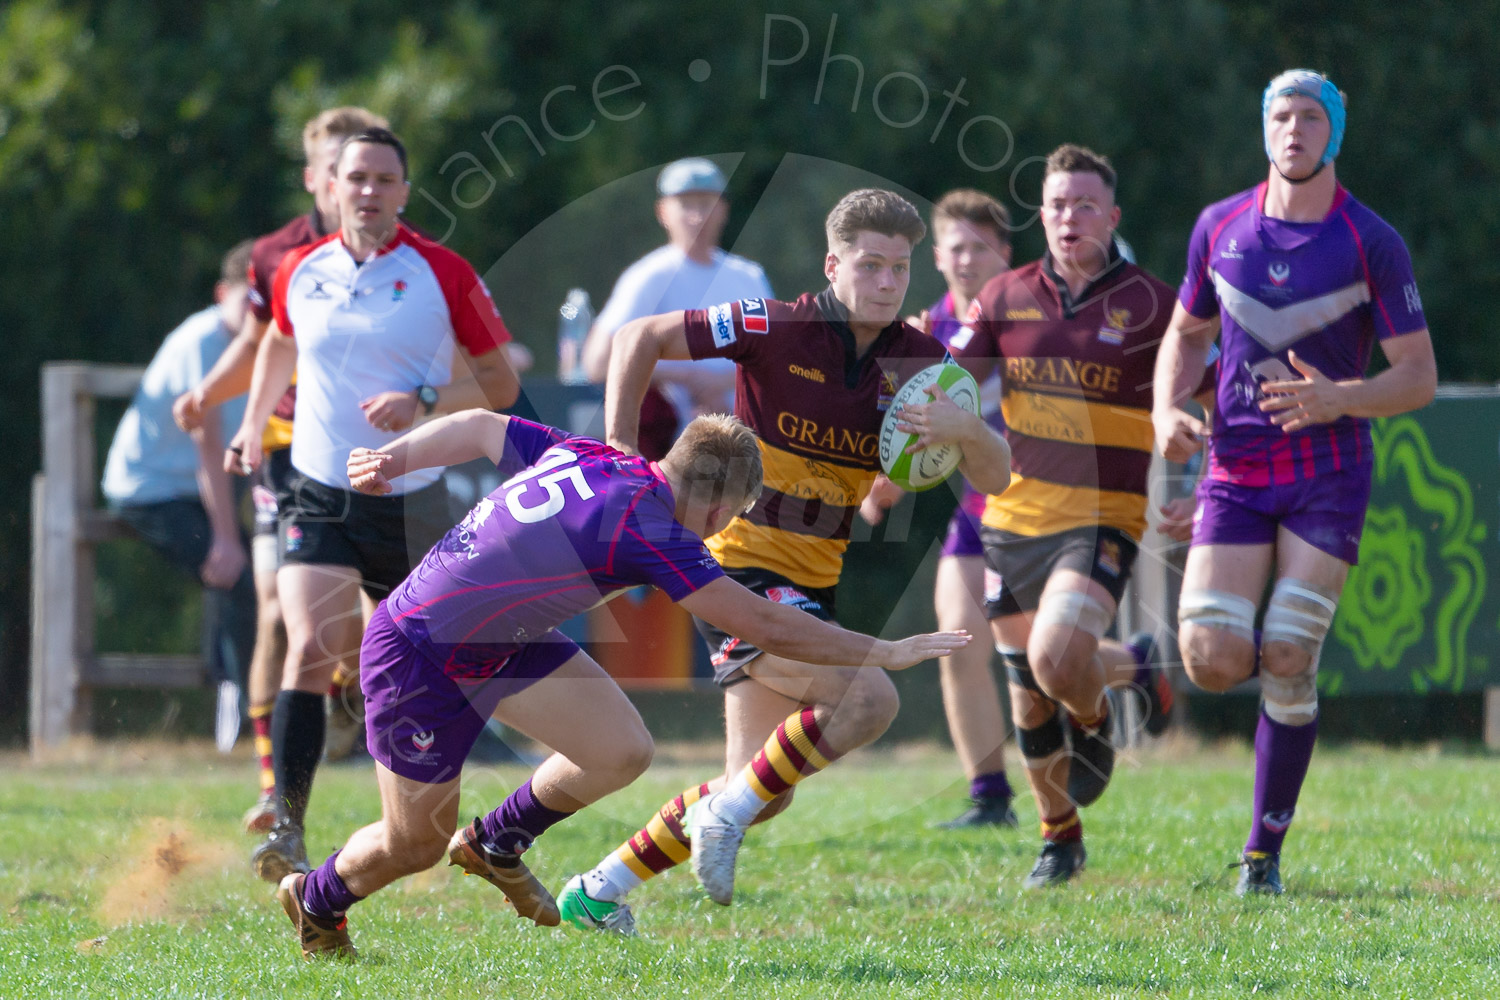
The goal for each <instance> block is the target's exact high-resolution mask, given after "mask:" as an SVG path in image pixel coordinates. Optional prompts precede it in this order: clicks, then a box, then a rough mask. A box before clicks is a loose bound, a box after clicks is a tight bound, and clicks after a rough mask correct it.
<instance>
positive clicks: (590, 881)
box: [583, 854, 645, 903]
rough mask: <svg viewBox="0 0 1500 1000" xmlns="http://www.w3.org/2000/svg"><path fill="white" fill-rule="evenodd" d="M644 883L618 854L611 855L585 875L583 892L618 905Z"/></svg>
mask: <svg viewBox="0 0 1500 1000" xmlns="http://www.w3.org/2000/svg"><path fill="white" fill-rule="evenodd" d="M643 881H645V880H644V879H642V878H641V877H640V876H639V875H637V874H636V873H635V872H633V871H631V870H630V866H629V865H627V864H626V863H625V862H623V861H621V860H620V856H619V855H618V854H611V855H610V856H609V857H607V858H605V859H604V860H603V861H601V862H599V863H598V864H597V865H595V866H594V870H593V871H589V872H584V873H583V891H584V892H586V893H588V894H589V895H590V896H592V897H593V898H594V899H597V900H599V901H600V902H603V903H618V902H619V901H620V900H622V899H624V898H625V897H626V896H627V895H628V894H629V893H630V892H631V890H633V889H634V888H635V887H636V886H638V885H640V884H641V883H642V882H643Z"/></svg>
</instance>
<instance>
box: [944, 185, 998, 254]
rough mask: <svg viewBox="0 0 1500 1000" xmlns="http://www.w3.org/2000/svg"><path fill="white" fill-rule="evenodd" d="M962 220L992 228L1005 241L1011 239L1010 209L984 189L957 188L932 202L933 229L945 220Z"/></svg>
mask: <svg viewBox="0 0 1500 1000" xmlns="http://www.w3.org/2000/svg"><path fill="white" fill-rule="evenodd" d="M959 221H963V222H967V223H969V224H970V225H974V226H983V227H985V228H987V229H989V230H991V231H992V232H994V234H995V236H996V237H997V238H998V239H999V240H1000V242H1001V243H1002V244H1008V243H1009V242H1010V211H1009V210H1008V209H1007V208H1006V207H1005V206H1004V205H1002V204H1000V202H999V201H997V200H996V199H994V198H991V197H990V196H989V195H987V194H985V193H984V192H983V191H976V190H975V189H974V188H958V189H956V190H953V191H949V192H948V193H947V194H945V195H943V196H942V197H941V198H939V199H938V203H937V204H936V205H933V206H932V228H933V231H934V232H935V231H936V230H937V228H938V226H940V225H942V224H943V223H944V222H959Z"/></svg>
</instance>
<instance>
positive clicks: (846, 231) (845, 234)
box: [823, 188, 927, 251]
mask: <svg viewBox="0 0 1500 1000" xmlns="http://www.w3.org/2000/svg"><path fill="white" fill-rule="evenodd" d="M823 228H824V230H825V231H826V232H827V234H828V249H829V250H833V251H838V250H844V249H847V248H848V247H851V246H853V245H854V241H855V240H856V239H858V238H859V234H860V233H863V232H871V233H879V234H880V235H882V236H905V237H906V238H907V240H908V241H909V242H910V243H911V245H912V246H916V245H917V244H918V243H921V242H922V237H924V236H926V235H927V224H926V223H924V222H923V221H922V214H921V213H920V212H918V211H917V209H916V206H914V205H913V204H912V203H911V202H909V201H907V200H906V199H905V198H903V197H901V196H900V195H899V194H896V193H895V192H894V191H883V190H881V189H880V188H861V189H860V190H858V191H851V192H849V193H848V194H846V195H844V196H843V197H842V198H840V199H839V203H838V204H837V205H835V206H833V211H831V212H829V213H828V219H827V221H825V222H824V224H823Z"/></svg>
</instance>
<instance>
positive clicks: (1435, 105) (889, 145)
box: [0, 0, 1500, 739]
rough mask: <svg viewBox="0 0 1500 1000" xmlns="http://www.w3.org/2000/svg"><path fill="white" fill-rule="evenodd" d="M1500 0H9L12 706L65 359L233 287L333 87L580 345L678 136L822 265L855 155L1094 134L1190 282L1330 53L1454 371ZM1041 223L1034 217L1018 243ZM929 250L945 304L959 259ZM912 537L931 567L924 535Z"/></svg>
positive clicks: (1443, 356)
mask: <svg viewBox="0 0 1500 1000" xmlns="http://www.w3.org/2000/svg"><path fill="white" fill-rule="evenodd" d="M1497 8H1500V4H1496V3H1494V2H1472V3H1445V2H1441V0H1438V2H1433V3H1427V4H1422V5H1401V4H1365V3H1355V4H1349V3H1347V2H1346V3H1337V4H1336V3H1330V2H1327V0H1299V2H1296V3H1292V2H1290V0H1271V2H1237V3H1229V2H1213V0H1179V2H1176V3H1129V2H1123V0H1090V2H1083V0H1009V2H1007V0H973V2H961V0H925V2H923V3H921V4H914V5H896V4H870V3H856V2H832V3H829V2H819V3H813V2H808V0H785V2H780V3H776V4H765V3H750V4H745V5H739V6H735V5H725V4H710V3H704V2H701V0H694V2H691V3H683V2H680V0H670V2H669V0H635V2H633V3H630V4H625V5H615V6H611V5H603V6H601V5H584V4H558V3H548V4H543V3H541V2H539V0H518V2H514V3H508V4H504V5H481V4H478V3H471V2H460V3H449V4H430V5H412V4H409V3H400V2H395V0H353V2H349V3H342V4H321V5H313V4H298V3H291V2H277V0H262V2H258V3H225V2H206V3H205V2H194V3H185V2H179V3H170V2H155V3H151V2H128V3H127V2H123V0H115V2H96V3H63V2H57V0H17V2H12V3H10V4H7V5H4V6H3V7H0V245H3V246H4V247H5V248H6V250H5V252H4V255H3V256H4V266H3V267H0V330H3V334H4V337H5V344H6V345H7V348H8V350H9V351H10V352H11V353H10V359H11V360H10V362H9V363H8V364H7V365H6V375H5V378H6V387H5V388H6V391H5V392H3V393H0V426H3V427H4V428H5V445H6V446H5V447H4V448H3V449H0V469H3V481H4V482H5V483H6V484H7V486H8V488H7V489H6V490H5V491H4V493H3V495H0V636H3V638H0V691H3V692H4V693H5V697H4V699H3V702H0V733H10V734H12V735H13V737H14V738H15V739H19V738H20V737H21V734H22V730H23V728H24V719H25V704H26V699H25V691H26V683H27V681H26V677H27V649H28V640H29V636H28V613H29V612H28V605H29V569H28V560H29V548H30V527H29V520H30V516H29V510H28V504H29V481H30V477H31V476H32V474H33V473H35V472H36V471H37V469H38V467H39V422H40V417H39V413H38V378H37V375H38V368H39V366H40V365H41V363H42V362H44V361H47V360H53V359H82V360H90V361H113V362H131V363H138V364H139V363H144V362H145V361H147V360H148V359H149V358H150V357H151V355H152V353H153V351H154V349H155V347H156V345H157V344H158V342H159V341H160V339H161V337H162V336H163V335H164V334H165V333H166V332H167V331H168V330H169V329H171V328H172V327H173V326H174V325H175V324H176V323H177V322H178V321H179V320H180V319H181V318H182V317H183V316H185V315H186V314H187V313H189V312H191V311H193V310H194V309H196V308H199V307H201V306H202V305H203V304H204V303H205V302H206V301H207V299H208V295H209V292H210V289H211V287H212V282H213V279H214V276H215V273H216V270H217V264H218V258H219V256H220V255H221V254H222V253H223V251H224V250H225V249H227V248H228V247H229V246H230V245H231V244H233V243H234V242H235V241H237V240H239V239H241V238H244V237H245V236H248V235H253V234H258V233H262V232H265V231H267V230H270V229H272V228H274V227H275V226H277V225H279V224H280V223H281V222H282V221H284V220H285V219H286V218H287V217H289V216H290V215H291V214H293V213H296V212H300V211H304V210H305V209H306V207H307V197H306V195H305V194H304V193H303V192H302V189H301V180H300V169H299V167H300V149H299V146H298V135H299V132H300V128H301V124H302V122H303V121H305V120H306V119H307V118H308V117H309V116H310V115H311V114H313V113H315V112H316V111H317V110H318V109H319V108H321V107H324V106H327V105H330V104H333V103H358V104H364V105H366V106H368V107H371V108H373V109H375V110H377V111H380V112H382V113H384V114H386V115H387V116H388V117H390V119H391V120H392V122H393V124H394V125H395V127H396V129H397V130H398V131H399V132H400V133H401V134H402V135H403V136H405V137H406V138H407V139H408V141H409V144H410V146H411V147H412V152H413V164H412V166H413V174H412V179H413V197H412V201H411V206H410V210H409V214H410V216H411V217H412V219H413V220H414V221H416V222H417V223H418V224H419V225H421V226H423V227H424V228H426V229H427V230H428V231H429V232H431V233H433V234H434V235H438V236H442V237H444V238H446V239H447V241H448V242H449V243H450V244H451V245H452V246H453V247H454V248H456V249H457V250H459V251H460V252H462V253H463V254H465V255H466V256H468V257H469V259H470V260H472V261H474V263H475V264H476V266H477V267H479V269H480V270H481V271H483V272H485V273H486V274H487V276H488V277H489V279H490V281H491V285H492V288H493V290H494V293H495V297H496V299H497V300H498V301H499V302H500V305H501V308H502V310H503V311H504V312H505V314H506V317H507V320H508V321H509V323H510V325H511V327H512V329H513V331H514V332H515V333H516V334H517V336H518V337H519V339H521V340H523V341H525V342H526V343H528V344H529V345H530V346H532V347H533V349H535V351H536V353H537V356H538V358H539V362H540V363H539V367H538V371H539V372H547V371H548V370H549V369H550V367H551V364H552V362H551V360H550V359H551V357H552V356H553V347H552V345H553V337H554V331H555V310H556V307H557V305H558V303H559V302H560V301H561V300H562V297H563V295H564V293H565V292H566V290H567V289H568V288H569V287H572V286H574V285H582V286H583V287H585V288H587V289H589V291H590V292H591V293H592V294H593V296H594V299H595V301H596V303H598V302H601V301H602V299H603V297H604V296H605V295H607V293H608V291H609V286H610V283H611V282H612V280H613V278H614V276H615V275H616V274H617V273H618V272H619V270H620V269H621V267H622V266H623V265H624V264H626V263H627V262H629V261H630V260H632V259H633V258H634V257H636V256H638V255H639V254H640V253H641V252H643V251H644V250H646V249H648V248H649V247H650V246H652V245H653V244H654V243H656V242H657V238H658V233H657V231H656V230H655V226H654V223H653V222H652V220H651V217H650V212H649V208H648V204H649V200H650V197H651V187H650V184H651V177H652V176H653V174H654V170H655V169H656V168H657V167H659V166H660V165H661V164H662V163H664V162H666V161H668V160H671V159H673V158H675V157H678V156H683V155H688V154H700V153H709V154H715V155H721V156H722V159H723V162H725V163H726V164H728V165H730V166H734V167H735V169H734V173H733V178H732V186H731V194H732V195H733V196H734V214H733V218H732V221H731V226H730V231H729V233H728V234H727V235H728V242H729V243H730V244H731V245H732V246H733V247H734V248H735V249H737V250H739V251H740V252H742V253H746V254H748V255H750V256H753V257H755V258H757V259H759V260H761V261H762V262H763V263H764V264H765V265H766V268H767V270H768V272H769V273H770V275H771V278H772V281H773V284H774V285H775V287H776V289H777V291H778V292H779V293H780V294H782V295H784V296H788V297H789V296H791V295H793V294H795V293H797V292H799V291H802V290H806V289H811V288H815V287H817V286H818V285H819V284H820V283H821V275H820V260H821V253H822V250H821V239H822V235H821V218H822V214H823V213H824V212H826V210H827V208H828V206H829V204H830V203H831V201H832V199H833V198H835V197H836V196H837V195H838V194H840V193H842V191H843V190H847V188H848V186H849V185H850V184H851V183H863V182H866V181H873V182H878V183H883V184H889V185H896V186H899V187H901V188H903V189H905V190H907V191H908V192H910V193H912V194H913V195H915V196H918V197H919V198H922V199H931V198H934V197H936V196H937V195H939V194H941V193H942V192H943V191H944V190H946V189H948V188H950V187H954V186H958V185H966V186H977V187H983V188H987V189H988V190H990V191H992V192H993V193H995V194H996V195H998V196H999V197H1001V198H1002V199H1004V200H1005V201H1007V202H1009V203H1011V204H1012V205H1013V206H1014V207H1015V208H1016V214H1017V217H1018V220H1019V221H1020V222H1022V223H1027V222H1028V221H1029V215H1028V211H1027V209H1026V207H1025V205H1026V202H1028V201H1034V199H1035V193H1036V190H1037V187H1038V184H1039V181H1040V172H1039V165H1038V164H1039V160H1038V159H1037V158H1038V157H1042V156H1045V154H1046V153H1047V152H1048V151H1049V150H1050V149H1052V148H1053V147H1054V146H1055V145H1057V144H1058V143H1060V142H1063V141H1076V142H1082V143H1085V144H1088V145H1091V146H1094V147H1095V148H1097V149H1099V150H1100V151H1102V152H1106V153H1108V154H1109V155H1110V156H1111V157H1112V158H1113V159H1114V160H1115V162H1116V165H1117V166H1118V167H1119V170H1120V174H1121V188H1120V192H1119V198H1120V202H1121V204H1122V205H1123V208H1124V212H1125V219H1124V223H1123V231H1124V232H1125V233H1126V234H1127V236H1128V237H1129V238H1130V239H1131V241H1132V242H1133V243H1134V244H1135V246H1136V248H1137V250H1138V251H1139V254H1140V256H1141V259H1142V262H1143V263H1144V264H1145V265H1146V266H1147V267H1149V268H1150V269H1152V270H1154V271H1155V272H1156V273H1158V274H1159V275H1161V276H1162V277H1163V278H1165V279H1166V280H1168V281H1170V282H1175V281H1176V280H1177V279H1178V278H1179V277H1180V276H1181V271H1182V260H1183V252H1184V244H1185V241H1186V238H1187V235H1188V232H1189V229H1190V227H1191V225H1192V222H1193V219H1194V217H1195V216H1196V213H1197V212H1198V210H1199V209H1200V208H1201V207H1202V206H1203V205H1205V204H1207V203H1209V202H1211V201H1214V200H1217V199H1219V198H1221V197H1224V196H1226V195H1228V194H1230V193H1232V192H1234V191H1236V190H1239V189H1241V188H1244V187H1247V186H1249V185H1251V184H1253V183H1255V182H1256V181H1257V180H1258V179H1260V178H1261V177H1262V176H1263V175H1264V172H1265V159H1264V155H1263V153H1262V151H1261V140H1260V128H1259V97H1260V91H1261V88H1262V87H1263V86H1264V84H1265V82H1266V80H1268V79H1269V78H1270V77H1271V75H1273V74H1274V73H1275V72H1277V71H1279V70H1281V69H1283V68H1286V67H1289V66H1311V67H1314V68H1318V69H1323V70H1325V71H1327V72H1329V73H1330V74H1331V75H1332V76H1333V78H1334V79H1335V80H1336V81H1337V82H1338V83H1339V84H1340V85H1341V86H1342V87H1343V88H1344V90H1345V91H1346V92H1347V93H1348V94H1349V126H1348V136H1347V139H1346V141H1345V145H1344V152H1343V154H1342V156H1341V158H1340V162H1339V176H1340V178H1341V180H1343V181H1344V182H1345V183H1346V184H1348V186H1349V187H1350V188H1351V189H1352V190H1353V191H1354V192H1355V193H1356V195H1357V196H1359V197H1360V198H1361V199H1362V200H1364V201H1365V202H1366V203H1368V204H1369V205H1371V206H1372V207H1373V208H1374V209H1375V210H1376V211H1378V212H1380V213H1381V214H1382V215H1383V216H1384V217H1385V218H1386V219H1388V220H1389V221H1390V222H1392V223H1393V224H1394V225H1395V226H1396V228H1397V229H1398V230H1400V231H1401V233H1402V234H1403V235H1404V236H1405V237H1406V240H1407V242H1408V245H1409V246H1410V248H1411V250H1412V254H1413V257H1414V259H1415V262H1416V269H1417V276H1418V279H1419V281H1420V284H1421V288H1422V292H1423V297H1424V302H1425V305H1426V308H1427V315H1428V318H1429V320H1430V323H1431V327H1432V330H1433V333H1434V339H1435V341H1436V344H1437V352H1438V364H1439V367H1440V370H1441V373H1442V377H1443V378H1444V379H1445V380H1449V381H1493V380H1495V379H1496V378H1497V377H1500V355H1497V352H1495V351H1494V350H1493V349H1492V348H1490V347H1489V333H1488V329H1487V327H1485V326H1484V323H1486V322H1487V321H1488V320H1489V319H1490V318H1491V317H1492V316H1493V315H1494V312H1495V308H1496V307H1497V305H1500V268H1497V266H1496V264H1495V261H1494V258H1493V257H1492V256H1491V255H1490V253H1489V251H1488V250H1487V249H1486V248H1487V247H1488V245H1489V241H1490V239H1491V238H1492V234H1493V233H1495V232H1496V231H1497V229H1500V185H1497V184H1496V183H1495V179H1496V176H1497V168H1500V81H1497V74H1496V73H1495V72H1494V69H1495V58H1494V53H1495V52H1496V51H1500V9H1497ZM804 38H805V50H803V51H802V52H801V54H800V56H799V54H798V53H799V49H800V48H802V46H803V42H804ZM825 57H826V58H825ZM705 73H706V75H705ZM549 95H550V96H549ZM1040 249H1041V239H1040V235H1039V230H1038V229H1037V227H1036V226H1034V225H1029V226H1027V227H1026V228H1024V229H1023V230H1022V232H1021V233H1020V235H1019V236H1018V257H1019V258H1020V259H1025V258H1026V257H1029V256H1034V255H1035V254H1037V253H1038V252H1040ZM925 259H926V258H925V252H924V254H923V255H921V256H920V257H919V260H923V261H925ZM920 270H921V272H922V273H920V274H919V275H918V278H917V280H915V281H914V285H913V290H912V294H911V298H910V300H909V304H910V305H912V306H913V307H914V308H916V307H920V305H922V304H924V303H925V302H927V301H930V300H931V298H933V297H935V295H936V294H937V292H938V283H937V279H936V277H935V275H933V274H932V273H930V269H928V268H926V267H925V266H924V267H922V268H921V269H920ZM107 430H108V428H107V427H106V428H105V431H107ZM100 443H101V447H103V446H105V445H107V443H108V439H107V436H105V437H103V439H102V440H101V442H100ZM919 520H920V519H919ZM921 555H922V553H921V552H916V553H915V554H914V556H913V558H920V557H921ZM887 562H888V563H889V565H888V568H887V572H888V573H889V574H890V575H891V579H892V581H894V584H893V585H894V586H896V588H897V591H898V592H899V590H900V586H901V582H902V581H901V580H900V579H897V576H898V575H899V574H901V573H907V574H909V571H910V567H909V565H908V566H903V565H899V564H897V563H894V562H889V561H887ZM884 564H885V563H882V565H884ZM106 603H107V602H106ZM135 617H136V618H138V619H140V622H139V623H138V624H137V625H134V626H130V625H128V624H127V625H126V626H122V627H125V628H127V629H128V628H130V627H135V628H139V629H142V630H149V631H156V632H160V631H162V629H161V628H160V623H159V622H158V621H155V620H154V617H153V615H151V614H142V615H137V616H135ZM157 617H159V616H157ZM124 620H125V621H126V622H129V621H130V620H131V616H125V619H124ZM115 638H117V639H119V640H120V641H119V642H117V643H116V648H127V647H128V646H129V645H130V642H131V640H130V638H129V637H128V636H124V637H118V636H117V637H115Z"/></svg>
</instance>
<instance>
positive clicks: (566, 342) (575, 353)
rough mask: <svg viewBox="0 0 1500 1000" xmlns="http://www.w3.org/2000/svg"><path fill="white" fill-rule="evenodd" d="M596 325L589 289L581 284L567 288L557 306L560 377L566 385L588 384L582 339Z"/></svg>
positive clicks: (558, 373)
mask: <svg viewBox="0 0 1500 1000" xmlns="http://www.w3.org/2000/svg"><path fill="white" fill-rule="evenodd" d="M593 325H594V307H593V305H592V304H591V303H590V302H589V293H588V292H587V291H585V290H584V289H582V288H574V289H571V290H570V291H569V292H568V297H567V298H566V299H564V300H563V304H562V307H561V308H560V309H558V310H557V378H558V381H560V382H562V383H563V384H564V385H586V384H587V383H588V380H589V379H588V376H587V375H585V374H584V371H583V342H584V341H585V340H587V339H588V336H589V327H591V326H593Z"/></svg>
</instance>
